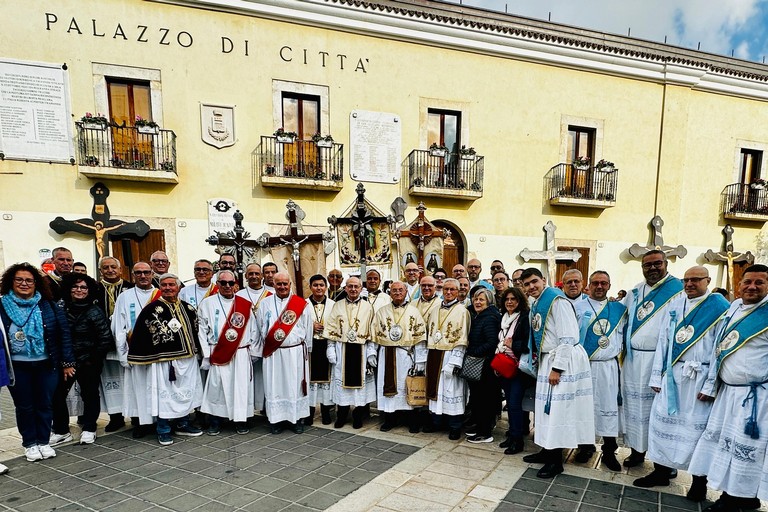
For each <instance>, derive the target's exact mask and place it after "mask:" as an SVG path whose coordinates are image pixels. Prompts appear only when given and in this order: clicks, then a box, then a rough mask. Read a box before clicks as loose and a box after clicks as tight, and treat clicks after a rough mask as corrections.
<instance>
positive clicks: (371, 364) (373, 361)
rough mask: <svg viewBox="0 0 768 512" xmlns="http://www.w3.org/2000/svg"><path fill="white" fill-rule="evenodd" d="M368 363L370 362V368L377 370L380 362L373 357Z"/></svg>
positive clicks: (370, 357)
mask: <svg viewBox="0 0 768 512" xmlns="http://www.w3.org/2000/svg"><path fill="white" fill-rule="evenodd" d="M367 361H368V366H370V367H371V368H376V365H378V364H379V363H378V361H377V360H376V356H373V355H371V356H368V359H367Z"/></svg>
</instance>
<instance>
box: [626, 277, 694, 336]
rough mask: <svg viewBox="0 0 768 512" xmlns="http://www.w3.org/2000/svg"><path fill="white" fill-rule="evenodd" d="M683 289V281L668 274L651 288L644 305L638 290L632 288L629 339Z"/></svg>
mask: <svg viewBox="0 0 768 512" xmlns="http://www.w3.org/2000/svg"><path fill="white" fill-rule="evenodd" d="M682 290H683V283H682V281H680V280H679V279H677V278H675V277H672V276H670V275H667V277H666V278H665V279H664V280H662V281H661V282H660V283H656V285H655V286H654V287H653V288H651V292H650V293H649V294H648V296H647V297H645V299H644V302H643V304H642V305H640V304H639V301H638V297H637V295H638V294H639V293H638V290H637V288H635V289H634V290H632V293H633V296H634V297H633V299H634V300H633V301H632V305H631V307H630V310H629V313H630V318H629V320H630V329H628V330H627V332H628V333H629V335H628V339H630V338H631V337H632V336H634V335H635V333H636V332H637V331H639V330H640V328H641V327H642V326H644V325H645V324H646V323H647V322H648V320H650V319H651V318H653V316H654V315H655V314H656V313H658V312H659V311H660V310H661V309H662V308H664V306H666V305H667V303H668V302H669V301H670V300H672V298H673V297H674V296H675V295H677V294H678V293H679V292H681V291H682Z"/></svg>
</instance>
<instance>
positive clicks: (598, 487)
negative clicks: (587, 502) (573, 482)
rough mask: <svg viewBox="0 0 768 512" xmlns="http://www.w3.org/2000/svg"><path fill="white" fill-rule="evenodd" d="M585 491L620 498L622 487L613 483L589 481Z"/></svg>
mask: <svg viewBox="0 0 768 512" xmlns="http://www.w3.org/2000/svg"><path fill="white" fill-rule="evenodd" d="M587 489H588V490H590V491H596V492H600V493H605V494H611V495H615V496H621V493H622V491H623V486H622V485H620V484H616V483H613V482H603V481H601V480H590V481H589V484H588V485H587Z"/></svg>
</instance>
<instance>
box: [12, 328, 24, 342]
mask: <svg viewBox="0 0 768 512" xmlns="http://www.w3.org/2000/svg"><path fill="white" fill-rule="evenodd" d="M13 337H14V339H15V340H16V341H27V335H26V334H24V331H22V330H18V331H16V332H15V333H14V334H13Z"/></svg>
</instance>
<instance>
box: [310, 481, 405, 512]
mask: <svg viewBox="0 0 768 512" xmlns="http://www.w3.org/2000/svg"><path fill="white" fill-rule="evenodd" d="M321 492H325V493H326V494H331V495H333V493H327V492H326V491H325V490H324V489H321ZM391 493H392V488H391V487H387V486H385V485H380V484H375V483H369V484H368V485H366V486H365V487H363V488H360V489H358V490H356V491H355V492H353V493H352V494H349V495H348V496H346V497H345V498H343V499H341V500H339V501H337V502H336V503H335V504H333V505H332V506H331V507H329V508H328V509H327V510H326V512H360V511H361V510H368V509H370V508H372V507H373V506H374V505H376V504H377V503H378V502H379V501H380V500H381V499H382V498H384V497H385V496H388V495H390V494H391Z"/></svg>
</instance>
